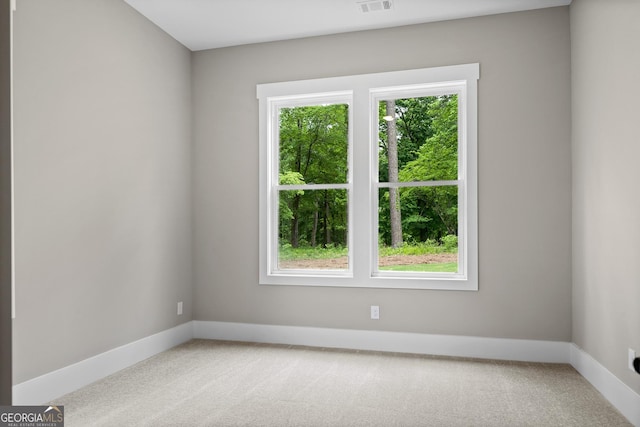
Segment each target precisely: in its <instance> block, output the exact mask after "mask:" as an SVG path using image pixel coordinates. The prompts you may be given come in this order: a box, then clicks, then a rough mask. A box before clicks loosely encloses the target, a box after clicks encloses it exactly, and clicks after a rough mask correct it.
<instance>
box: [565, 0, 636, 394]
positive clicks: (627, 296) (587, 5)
mask: <svg viewBox="0 0 640 427" xmlns="http://www.w3.org/2000/svg"><path fill="white" fill-rule="evenodd" d="M639 16H640V3H639V2H636V1H630V0H629V1H627V0H611V1H607V2H601V1H594V0H574V1H573V3H572V5H571V50H572V55H571V67H572V116H573V117H572V126H573V132H572V139H573V141H572V156H573V342H574V343H575V344H576V345H578V346H579V347H581V348H582V349H584V350H585V351H586V352H587V353H589V354H590V355H591V356H593V357H594V358H595V359H596V360H597V361H598V362H600V363H601V364H602V365H604V366H605V367H606V368H607V369H608V370H609V371H611V372H612V373H613V374H614V375H616V376H617V377H618V378H620V379H621V380H622V381H624V382H625V383H626V384H627V385H628V386H629V387H631V388H632V389H633V390H635V391H636V392H638V393H640V375H637V374H635V373H633V372H632V371H630V370H629V369H627V350H628V348H632V349H635V350H636V352H637V353H638V354H640V263H639V262H638V260H640V245H639V243H638V242H640V222H639V221H638V218H639V217H640V191H638V182H640V169H639V168H638V158H640V138H639V137H638V100H639V99H640V84H639V83H638V76H640V53H639V52H640V51H639V50H638V40H640V26H639V25H638V17H639Z"/></svg>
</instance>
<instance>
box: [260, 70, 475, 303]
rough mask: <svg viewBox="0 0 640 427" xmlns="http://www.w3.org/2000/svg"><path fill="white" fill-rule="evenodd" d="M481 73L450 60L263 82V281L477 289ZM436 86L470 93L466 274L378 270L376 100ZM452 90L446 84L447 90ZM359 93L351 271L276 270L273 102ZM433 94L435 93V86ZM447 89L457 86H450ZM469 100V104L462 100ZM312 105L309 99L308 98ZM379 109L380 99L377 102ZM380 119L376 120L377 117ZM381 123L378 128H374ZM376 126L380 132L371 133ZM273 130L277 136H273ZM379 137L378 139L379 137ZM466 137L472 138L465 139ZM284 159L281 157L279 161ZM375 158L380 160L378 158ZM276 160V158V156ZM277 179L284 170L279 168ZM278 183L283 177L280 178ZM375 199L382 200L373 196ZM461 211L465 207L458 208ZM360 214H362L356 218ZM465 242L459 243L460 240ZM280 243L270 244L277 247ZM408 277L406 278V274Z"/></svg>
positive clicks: (463, 112)
mask: <svg viewBox="0 0 640 427" xmlns="http://www.w3.org/2000/svg"><path fill="white" fill-rule="evenodd" d="M479 77H480V66H479V64H463V65H454V66H447V67H436V68H424V69H417V70H405V71H395V72H388V73H377V74H363V75H356V76H345V77H332V78H325V79H314V80H300V81H292V82H282V83H268V84H259V85H258V86H257V97H258V100H259V110H260V116H259V143H260V171H259V177H260V188H259V194H260V195H259V198H260V220H259V226H260V234H259V254H260V262H259V269H260V277H259V283H260V284H263V285H301V286H305V285H306V286H337V287H366V288H394V289H442V290H470V291H475V290H477V289H478V219H477V209H478V203H477V194H478V190H477V127H478V124H477V115H478V111H477V80H478V79H479ZM425 85H429V90H430V91H437V90H438V88H439V87H442V88H443V89H444V88H451V87H452V86H456V87H459V88H461V89H460V90H462V91H463V92H464V93H463V95H464V96H462V97H461V99H463V100H464V102H462V103H460V104H459V107H458V120H459V132H461V135H460V136H461V138H460V139H459V140H460V142H459V143H460V144H463V146H462V147H461V148H462V150H464V154H463V155H462V159H463V165H462V167H461V168H459V177H458V178H459V179H458V181H460V183H459V184H458V198H459V201H461V202H464V203H459V206H463V207H464V211H465V212H463V215H464V217H463V218H461V219H462V221H460V217H459V224H458V227H459V228H460V234H461V235H464V238H463V239H462V241H463V243H462V245H461V248H460V251H463V254H464V256H463V258H464V266H461V270H462V272H461V274H451V273H440V274H438V273H431V274H430V275H429V277H424V276H423V275H422V274H420V275H419V276H418V275H411V274H409V275H397V274H393V277H391V276H392V275H391V274H386V273H383V274H380V272H377V273H376V272H375V269H376V268H375V267H374V266H375V265H376V264H377V262H376V260H374V259H373V256H372V253H374V252H376V251H375V250H371V248H372V247H373V246H374V242H377V231H375V232H374V230H373V224H374V223H375V222H376V221H377V219H376V218H375V217H374V215H377V209H376V210H373V209H372V206H376V205H377V196H376V197H373V194H374V190H375V194H376V195H377V191H378V183H377V175H374V172H376V173H377V150H374V147H373V145H374V144H372V143H371V138H372V136H373V135H377V123H376V124H374V123H372V119H371V116H372V115H371V111H372V106H371V105H372V102H373V100H374V99H375V98H376V96H378V97H380V96H381V94H383V93H384V92H385V91H391V90H393V91H394V92H393V93H394V95H395V94H397V93H398V92H397V89H398V88H402V89H403V90H404V89H405V87H406V89H407V90H414V91H415V90H416V88H423V87H424V86H425ZM444 90H445V91H446V89H444ZM328 93H333V94H338V93H340V94H343V95H344V94H347V93H351V94H352V100H351V102H350V103H349V104H350V108H349V112H350V114H351V115H352V116H351V118H352V122H351V124H352V125H351V126H350V128H349V132H350V141H351V144H350V150H349V156H350V159H349V161H350V169H349V170H350V175H351V176H350V178H351V179H350V180H349V186H350V189H349V190H348V191H349V192H350V193H349V224H348V227H349V228H348V229H349V245H350V246H349V270H348V271H345V272H339V273H337V274H336V272H335V271H331V272H323V271H295V270H292V271H287V272H282V271H270V267H271V265H272V260H270V258H269V257H270V256H271V257H272V256H273V252H274V251H273V250H270V245H272V244H273V242H272V238H271V236H273V233H272V232H273V227H274V225H275V226H277V224H274V223H273V214H272V213H270V210H271V209H270V204H269V201H270V199H271V193H270V192H271V191H273V188H274V187H273V185H272V184H273V179H274V178H273V177H274V172H273V167H274V163H273V159H270V158H269V154H270V148H269V144H270V141H271V138H272V137H273V134H272V132H273V129H272V128H271V123H272V120H271V117H269V114H270V112H271V111H273V108H274V105H277V103H278V102H279V101H282V100H283V99H286V100H287V102H290V101H291V100H293V99H295V98H296V97H297V98H299V99H300V100H301V102H303V103H304V100H306V99H308V98H310V97H315V96H320V95H321V94H328ZM430 93H431V92H430ZM447 93H451V92H450V91H447ZM462 104H464V105H463V106H462ZM305 105H308V104H305ZM376 108H377V106H376ZM375 120H377V119H375ZM374 127H375V129H374ZM372 132H375V134H374V133H372ZM270 135H271V136H270ZM376 140H377V138H376ZM464 142H466V144H465V143H464ZM276 161H277V160H276ZM374 162H375V165H374ZM276 165H277V163H276ZM275 176H276V179H277V170H276V175H275ZM276 182H277V181H276ZM372 199H375V200H372ZM459 215H460V214H459ZM354 219H355V220H354ZM459 244H460V243H459ZM272 248H273V246H271V249H272ZM399 276H402V277H399Z"/></svg>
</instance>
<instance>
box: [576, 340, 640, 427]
mask: <svg viewBox="0 0 640 427" xmlns="http://www.w3.org/2000/svg"><path fill="white" fill-rule="evenodd" d="M571 365H572V366H573V367H574V368H575V369H576V370H577V371H578V372H579V373H580V375H582V376H583V377H585V378H586V379H587V381H589V382H590V383H591V384H592V385H593V386H594V387H595V388H596V389H597V390H598V391H599V392H600V393H602V395H603V396H604V397H605V398H606V399H607V400H608V401H609V402H611V404H612V405H613V406H615V407H616V408H617V409H618V411H620V412H621V413H622V415H624V416H625V417H627V419H628V420H629V421H631V424H633V425H634V426H638V427H640V394H638V393H636V392H635V391H633V390H632V389H631V388H630V387H629V386H627V385H626V384H625V383H623V382H622V381H620V380H619V379H618V377H616V376H615V375H613V374H612V373H611V372H610V371H609V370H608V369H607V368H605V367H604V366H602V365H601V364H600V363H599V362H598V361H597V360H595V359H594V358H593V357H591V356H590V355H589V354H588V353H587V352H585V351H584V350H582V349H581V348H580V347H578V346H577V345H575V344H571Z"/></svg>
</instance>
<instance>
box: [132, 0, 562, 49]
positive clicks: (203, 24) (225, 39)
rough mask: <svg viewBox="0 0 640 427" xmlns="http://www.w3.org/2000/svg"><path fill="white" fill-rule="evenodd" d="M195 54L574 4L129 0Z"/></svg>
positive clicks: (552, 0) (531, 0) (557, 0)
mask: <svg viewBox="0 0 640 427" xmlns="http://www.w3.org/2000/svg"><path fill="white" fill-rule="evenodd" d="M125 1H126V2H127V3H129V4H130V5H131V6H133V7H134V8H135V9H137V10H138V11H139V12H140V13H141V14H143V15H144V16H146V17H147V18H148V19H149V20H151V21H152V22H154V23H155V24H156V25H158V26H159V27H160V28H162V29H163V30H164V31H166V32H167V33H169V34H170V35H171V36H173V37H174V38H175V39H176V40H178V41H179V42H180V43H182V44H183V45H185V46H186V47H188V48H189V49H191V50H194V51H196V50H203V49H213V48H218V47H226V46H236V45H242V44H249V43H259V42H266V41H274V40H286V39H295V38H301V37H308V36H317V35H325V34H336V33H344V32H350V31H359V30H368V29H375V28H386V27H397V26H401V25H410V24H418V23H423V22H433V21H444V20H448V19H457V18H467V17H471V16H482V15H493V14H497V13H507V12H516V11H521V10H531V9H542V8H546V7H554V6H566V5H568V4H569V3H571V0H391V1H392V7H391V9H390V10H385V11H373V12H368V13H363V12H361V9H360V6H359V4H358V3H361V2H362V1H363V0H125Z"/></svg>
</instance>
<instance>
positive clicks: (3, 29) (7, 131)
mask: <svg viewBox="0 0 640 427" xmlns="http://www.w3.org/2000/svg"><path fill="white" fill-rule="evenodd" d="M10 14H11V12H10V6H9V0H1V1H0V405H11V102H10V101H11V60H10V58H11V53H10V52H11V24H10V22H11V21H10V16H11V15H10Z"/></svg>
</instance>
